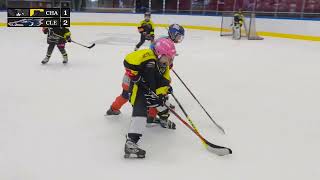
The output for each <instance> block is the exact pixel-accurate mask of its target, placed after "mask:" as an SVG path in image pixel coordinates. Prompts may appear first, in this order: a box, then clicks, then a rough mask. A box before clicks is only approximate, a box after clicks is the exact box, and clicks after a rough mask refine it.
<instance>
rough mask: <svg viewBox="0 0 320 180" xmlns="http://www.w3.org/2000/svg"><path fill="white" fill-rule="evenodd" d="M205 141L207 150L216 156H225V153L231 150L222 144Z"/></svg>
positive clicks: (227, 153)
mask: <svg viewBox="0 0 320 180" xmlns="http://www.w3.org/2000/svg"><path fill="white" fill-rule="evenodd" d="M205 143H206V145H207V146H206V148H207V150H208V151H210V152H213V153H215V154H216V155H218V156H225V155H229V154H232V150H231V149H230V148H227V147H223V146H217V145H215V144H212V143H210V142H209V141H207V140H205Z"/></svg>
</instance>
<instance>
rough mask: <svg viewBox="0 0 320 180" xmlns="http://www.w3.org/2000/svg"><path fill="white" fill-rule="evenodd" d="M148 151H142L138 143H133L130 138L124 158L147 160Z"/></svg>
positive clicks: (125, 147)
mask: <svg viewBox="0 0 320 180" xmlns="http://www.w3.org/2000/svg"><path fill="white" fill-rule="evenodd" d="M145 156H146V151H145V150H143V149H140V148H139V146H138V145H137V143H135V142H133V141H132V140H131V139H130V138H129V139H127V141H126V144H125V146H124V158H145Z"/></svg>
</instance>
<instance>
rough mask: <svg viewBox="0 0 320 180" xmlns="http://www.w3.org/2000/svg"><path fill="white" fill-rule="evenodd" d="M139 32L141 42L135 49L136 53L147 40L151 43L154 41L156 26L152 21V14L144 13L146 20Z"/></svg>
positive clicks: (141, 23)
mask: <svg viewBox="0 0 320 180" xmlns="http://www.w3.org/2000/svg"><path fill="white" fill-rule="evenodd" d="M138 31H139V33H140V34H141V35H140V42H139V43H138V44H137V45H136V47H135V49H134V50H135V51H136V50H138V49H139V48H140V46H142V44H143V43H144V42H145V41H146V40H149V41H151V42H153V41H154V24H153V22H152V21H151V13H150V12H145V13H144V20H143V21H141V22H140V24H139V27H138Z"/></svg>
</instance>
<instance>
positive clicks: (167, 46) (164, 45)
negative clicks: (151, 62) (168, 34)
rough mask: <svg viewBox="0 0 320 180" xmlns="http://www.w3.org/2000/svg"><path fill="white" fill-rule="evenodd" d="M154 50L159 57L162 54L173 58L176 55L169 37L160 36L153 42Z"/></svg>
mask: <svg viewBox="0 0 320 180" xmlns="http://www.w3.org/2000/svg"><path fill="white" fill-rule="evenodd" d="M154 52H155V53H156V55H157V56H158V58H159V59H160V58H161V57H162V56H167V57H168V58H170V59H172V60H173V59H174V57H175V56H176V47H175V45H174V42H173V41H172V40H171V39H167V38H160V39H158V40H156V42H155V45H154Z"/></svg>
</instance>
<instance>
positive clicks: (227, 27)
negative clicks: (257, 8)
mask: <svg viewBox="0 0 320 180" xmlns="http://www.w3.org/2000/svg"><path fill="white" fill-rule="evenodd" d="M233 15H234V13H233V12H229V13H223V14H222V19H221V27H220V36H232V35H233V34H232V32H233V31H232V28H233ZM243 15H244V21H243V25H242V27H241V37H247V38H248V40H263V37H260V36H258V34H257V31H256V15H255V13H253V12H250V13H243Z"/></svg>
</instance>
